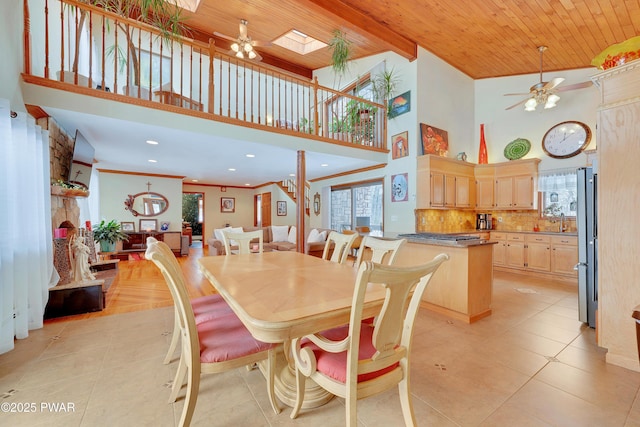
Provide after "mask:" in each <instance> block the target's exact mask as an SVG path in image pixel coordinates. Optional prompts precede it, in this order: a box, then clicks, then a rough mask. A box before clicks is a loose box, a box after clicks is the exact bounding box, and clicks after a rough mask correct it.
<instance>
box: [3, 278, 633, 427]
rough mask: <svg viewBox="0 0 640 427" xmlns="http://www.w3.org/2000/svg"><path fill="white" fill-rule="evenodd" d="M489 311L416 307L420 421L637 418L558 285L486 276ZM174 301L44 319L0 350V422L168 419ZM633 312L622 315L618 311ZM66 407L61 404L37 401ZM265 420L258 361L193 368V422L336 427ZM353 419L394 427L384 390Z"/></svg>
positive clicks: (392, 404)
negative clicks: (214, 369) (476, 313)
mask: <svg viewBox="0 0 640 427" xmlns="http://www.w3.org/2000/svg"><path fill="white" fill-rule="evenodd" d="M493 307H494V313H493V315H492V316H490V317H489V318H486V319H483V320H481V321H479V322H477V323H475V324H473V325H467V324H464V323H461V322H458V321H452V320H449V319H448V318H446V317H443V316H440V315H437V314H434V313H431V312H429V311H427V310H424V309H423V310H421V312H420V317H419V319H418V324H417V327H416V331H415V337H414V348H413V361H412V376H411V381H412V391H413V395H414V407H415V412H416V417H417V419H418V423H419V425H424V426H426V425H429V426H607V427H608V426H640V400H639V399H638V397H637V395H638V390H639V387H640V373H637V372H632V371H629V370H625V369H623V368H619V367H616V366H612V365H607V364H606V363H604V355H605V350H603V349H600V348H598V347H597V346H596V345H595V334H594V331H593V330H592V329H590V328H588V327H585V326H584V325H582V324H581V323H580V322H578V321H577V320H576V319H577V314H576V310H577V296H576V292H575V289H574V288H573V287H571V286H569V285H565V284H559V283H553V282H544V281H540V280H534V279H531V278H526V277H524V278H523V277H520V276H516V275H509V274H506V273H496V275H495V281H494V301H493ZM172 316H173V309H172V308H171V307H166V308H158V309H154V310H148V311H140V312H134V313H127V314H118V315H112V316H106V317H99V318H93V319H86V320H79V321H68V322H59V323H52V324H47V325H46V326H45V327H44V328H43V329H42V330H37V331H32V332H31V334H30V336H29V338H28V339H25V340H20V341H17V343H16V349H15V350H14V351H12V352H10V353H7V354H4V355H0V405H2V406H1V407H2V408H3V409H6V407H7V404H9V407H10V408H13V409H19V408H22V409H23V410H24V408H25V407H27V408H32V407H31V406H30V404H32V403H35V405H36V407H35V412H30V413H6V412H4V411H3V412H0V425H2V426H30V427H33V426H40V425H42V426H44V425H46V426H65V427H68V426H147V425H149V426H174V425H176V423H177V419H178V417H179V414H180V411H181V409H182V405H183V403H182V401H181V400H179V401H178V402H177V403H175V404H173V405H171V404H168V403H167V399H168V396H169V388H168V385H169V383H170V381H171V380H172V379H173V374H174V372H175V369H176V363H172V364H171V365H163V364H162V359H163V356H164V353H165V351H166V349H167V346H168V343H169V337H170V334H169V332H170V331H171V328H172V319H173V317H172ZM630 321H631V319H630ZM43 403H44V404H45V405H46V404H47V403H53V404H58V405H60V404H65V407H64V409H66V410H67V412H63V411H61V408H60V406H59V407H58V410H57V411H56V409H55V408H54V407H49V408H47V407H45V408H42V407H41V404H43ZM289 413H290V408H285V409H284V410H283V411H282V413H281V414H280V415H275V414H274V413H273V412H272V411H271V408H270V407H269V404H268V401H267V398H266V393H265V389H264V379H263V378H262V377H261V374H260V373H259V371H257V370H253V371H248V370H247V369H244V368H242V369H237V370H235V371H231V372H228V373H224V374H218V375H208V376H205V377H203V379H202V381H201V385H200V395H199V399H198V404H197V406H196V412H195V417H194V421H193V425H203V426H234V427H236V426H289V425H292V426H293V425H295V426H323V427H324V426H341V425H344V404H343V401H342V400H341V399H337V398H336V399H333V400H332V401H331V402H329V403H328V404H327V405H325V406H323V407H321V408H318V409H315V410H308V411H303V413H302V414H301V415H300V416H299V417H298V419H296V420H291V419H290V418H289ZM358 418H359V425H361V426H367V427H369V426H372V427H373V426H384V427H389V426H397V425H402V424H403V423H402V420H401V415H400V404H399V401H398V396H397V392H396V391H395V390H393V391H389V392H386V393H384V394H382V395H379V396H375V397H372V398H369V399H366V400H362V401H360V402H359V405H358Z"/></svg>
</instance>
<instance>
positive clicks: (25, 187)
mask: <svg viewBox="0 0 640 427" xmlns="http://www.w3.org/2000/svg"><path fill="white" fill-rule="evenodd" d="M10 111H11V109H10V104H9V101H8V100H7V99H2V98H0V149H1V150H2V155H0V206H1V208H0V354H2V353H6V352H7V351H9V350H12V349H13V347H14V339H15V338H18V339H22V338H26V337H27V336H28V335H29V330H31V329H38V328H41V327H42V325H43V315H44V308H45V306H46V304H47V299H48V297H49V287H50V284H49V283H50V281H51V282H52V285H51V286H53V284H55V283H57V281H58V276H57V275H56V273H55V270H54V268H53V240H52V233H51V196H50V188H49V185H50V182H49V181H50V178H49V136H48V132H46V131H42V130H41V129H40V127H39V126H36V125H35V120H34V119H33V118H31V117H28V115H27V114H26V113H18V114H17V115H16V116H15V117H13V118H12V117H11V116H12V115H11V112H10ZM52 278H53V279H54V280H51V279H52ZM54 281H55V283H53V282H54Z"/></svg>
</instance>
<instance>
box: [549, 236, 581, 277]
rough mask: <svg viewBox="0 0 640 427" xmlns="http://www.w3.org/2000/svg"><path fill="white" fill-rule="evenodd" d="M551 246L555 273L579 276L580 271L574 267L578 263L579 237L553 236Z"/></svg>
mask: <svg viewBox="0 0 640 427" xmlns="http://www.w3.org/2000/svg"><path fill="white" fill-rule="evenodd" d="M551 247H552V250H551V252H552V257H551V271H552V272H553V273H555V274H564V275H567V276H571V277H576V278H577V277H578V272H577V271H576V270H574V269H573V268H574V267H575V265H576V264H577V263H578V238H577V237H574V236H553V237H552V238H551Z"/></svg>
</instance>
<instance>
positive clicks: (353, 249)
mask: <svg viewBox="0 0 640 427" xmlns="http://www.w3.org/2000/svg"><path fill="white" fill-rule="evenodd" d="M342 234H355V235H356V238H355V239H354V240H353V243H352V244H351V249H350V250H349V252H351V253H352V254H353V255H354V256H357V255H358V249H360V244H361V243H362V236H361V235H360V233H358V232H357V231H355V230H342Z"/></svg>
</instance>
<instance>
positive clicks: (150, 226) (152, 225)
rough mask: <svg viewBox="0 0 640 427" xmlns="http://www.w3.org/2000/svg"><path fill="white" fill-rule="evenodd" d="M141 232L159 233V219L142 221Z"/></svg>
mask: <svg viewBox="0 0 640 427" xmlns="http://www.w3.org/2000/svg"><path fill="white" fill-rule="evenodd" d="M140 231H158V220H157V219H141V220H140Z"/></svg>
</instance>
